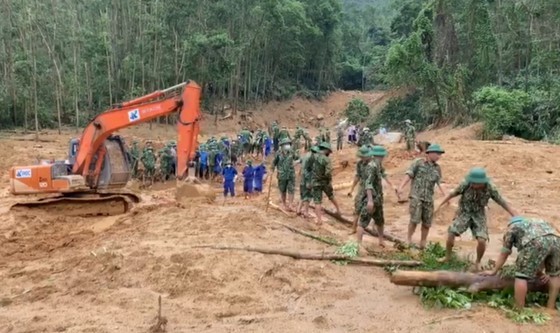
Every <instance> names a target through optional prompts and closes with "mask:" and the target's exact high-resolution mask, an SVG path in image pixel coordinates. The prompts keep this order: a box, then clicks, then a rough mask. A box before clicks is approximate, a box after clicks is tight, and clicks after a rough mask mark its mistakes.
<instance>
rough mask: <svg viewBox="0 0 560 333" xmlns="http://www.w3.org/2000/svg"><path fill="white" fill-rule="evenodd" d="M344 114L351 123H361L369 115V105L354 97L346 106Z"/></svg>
mask: <svg viewBox="0 0 560 333" xmlns="http://www.w3.org/2000/svg"><path fill="white" fill-rule="evenodd" d="M344 114H345V115H346V117H348V121H349V122H350V123H352V124H359V123H363V122H364V121H365V120H366V119H367V118H368V117H369V106H367V104H366V103H365V102H364V101H363V100H361V99H359V98H354V99H352V100H351V101H350V102H349V103H348V105H347V106H346V109H345V110H344Z"/></svg>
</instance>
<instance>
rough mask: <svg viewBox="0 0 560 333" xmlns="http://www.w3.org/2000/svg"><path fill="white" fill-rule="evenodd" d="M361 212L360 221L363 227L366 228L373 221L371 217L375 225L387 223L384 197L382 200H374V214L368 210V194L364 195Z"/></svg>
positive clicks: (361, 201)
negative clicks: (384, 212)
mask: <svg viewBox="0 0 560 333" xmlns="http://www.w3.org/2000/svg"><path fill="white" fill-rule="evenodd" d="M359 212H360V214H359V220H358V222H359V223H360V226H361V227H362V228H364V229H365V228H366V227H367V226H368V225H369V223H370V222H371V219H373V222H374V223H375V225H378V226H383V225H385V216H384V214H383V198H381V199H380V200H375V201H374V202H373V214H370V213H369V212H368V211H367V196H362V198H361V200H360V210H359Z"/></svg>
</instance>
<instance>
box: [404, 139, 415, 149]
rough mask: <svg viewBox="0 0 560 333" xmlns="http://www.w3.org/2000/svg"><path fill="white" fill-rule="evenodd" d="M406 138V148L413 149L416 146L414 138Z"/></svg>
mask: <svg viewBox="0 0 560 333" xmlns="http://www.w3.org/2000/svg"><path fill="white" fill-rule="evenodd" d="M405 140H406V150H408V151H411V150H414V149H415V148H416V147H415V143H414V138H405Z"/></svg>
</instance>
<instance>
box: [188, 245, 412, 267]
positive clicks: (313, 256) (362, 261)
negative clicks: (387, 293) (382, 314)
mask: <svg viewBox="0 0 560 333" xmlns="http://www.w3.org/2000/svg"><path fill="white" fill-rule="evenodd" d="M193 248H206V249H214V250H235V251H248V252H258V253H262V254H272V255H280V256H285V257H291V258H294V259H300V260H345V261H348V262H349V263H351V264H358V265H367V266H382V267H383V266H408V267H416V266H420V265H422V263H421V262H420V261H414V260H383V259H369V258H355V257H348V256H344V255H340V254H327V253H301V252H297V251H290V250H277V249H268V248H259V247H248V246H247V247H240V246H225V245H198V246H193Z"/></svg>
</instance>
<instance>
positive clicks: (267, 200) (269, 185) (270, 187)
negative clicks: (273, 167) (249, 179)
mask: <svg viewBox="0 0 560 333" xmlns="http://www.w3.org/2000/svg"><path fill="white" fill-rule="evenodd" d="M276 172H278V171H276ZM272 176H274V172H273V173H272V174H271V175H270V181H269V182H268V193H267V195H266V209H265V210H264V211H265V212H268V206H269V205H270V190H271V189H272Z"/></svg>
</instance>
